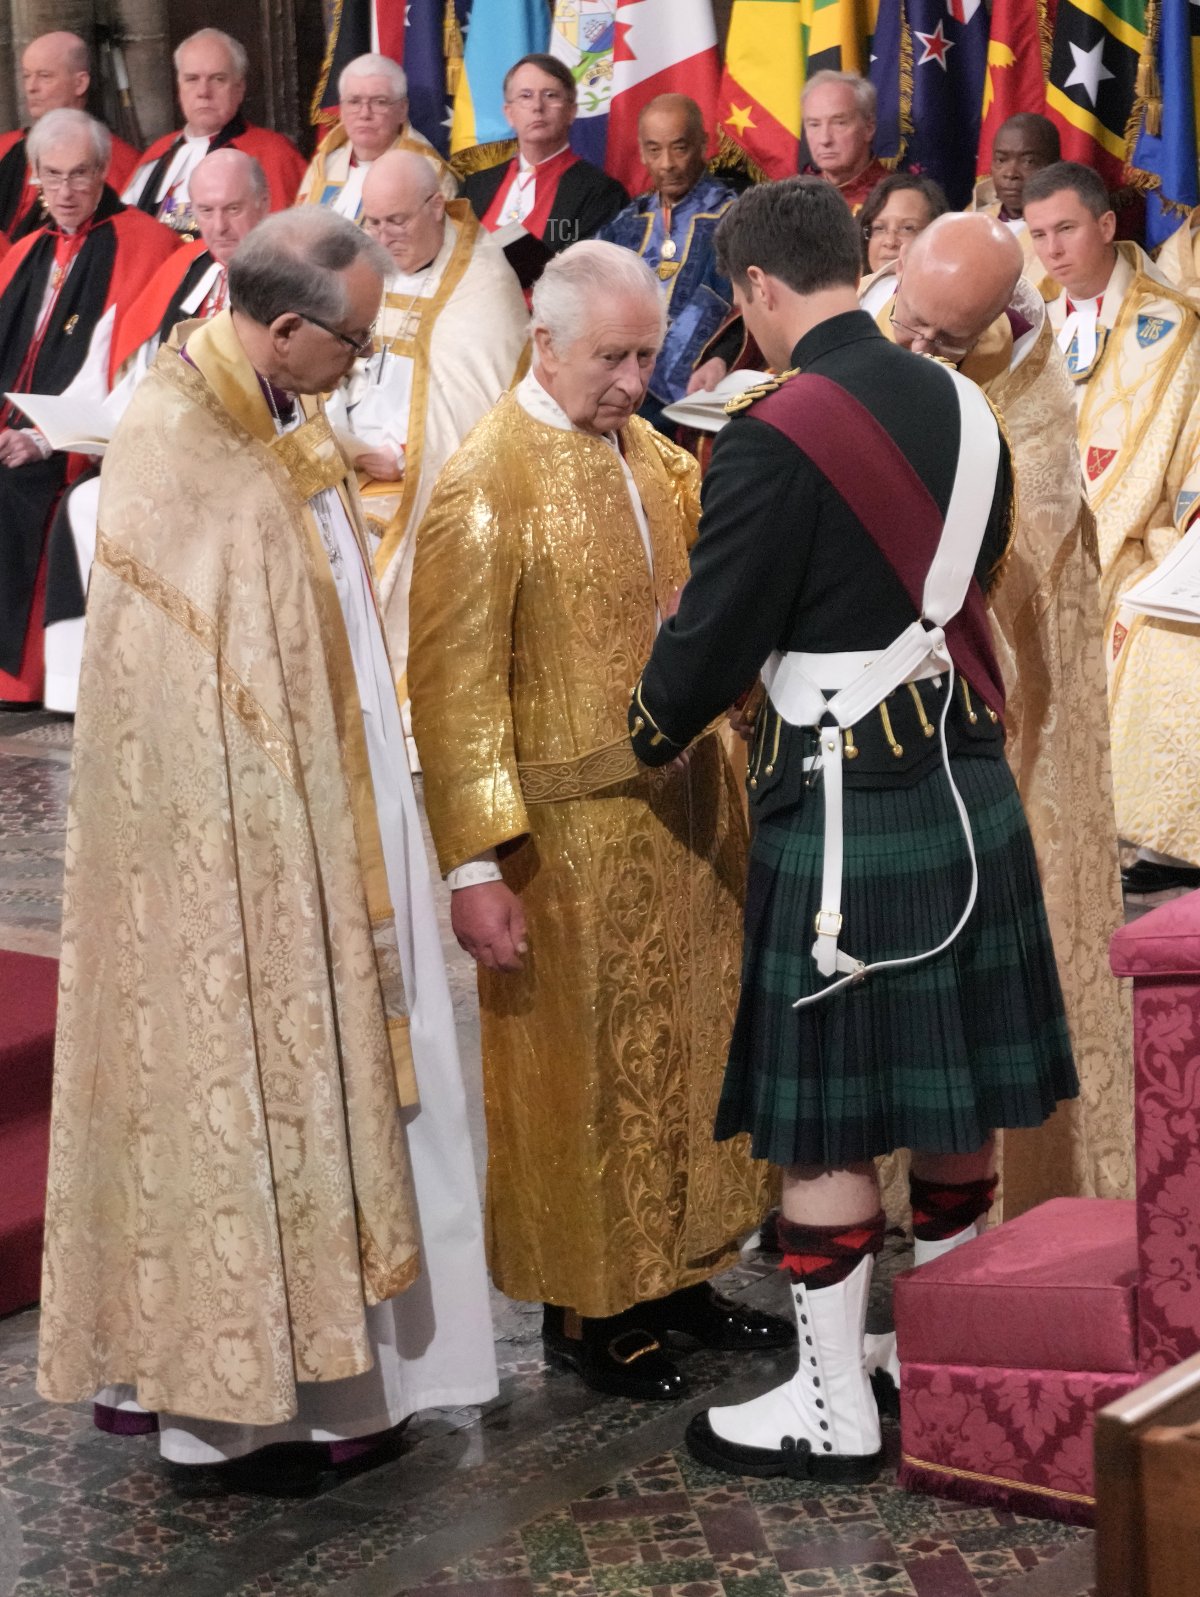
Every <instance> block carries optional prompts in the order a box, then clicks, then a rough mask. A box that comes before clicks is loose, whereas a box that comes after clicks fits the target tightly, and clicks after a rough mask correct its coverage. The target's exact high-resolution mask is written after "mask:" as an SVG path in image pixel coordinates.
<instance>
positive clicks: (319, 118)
mask: <svg viewBox="0 0 1200 1597" xmlns="http://www.w3.org/2000/svg"><path fill="white" fill-rule="evenodd" d="M344 4H345V0H333V15H332V17H330V19H329V37H328V39H327V40H326V41H325V59H324V61H322V63H321V70H320V72H319V73H318V75H317V86H316V88H315V89H314V90H313V96H312V100H311V101H310V102H309V107H308V120H309V122H310V124H311V125H312V126H313V127H321V126H323V125H324V124H326V123H329V122H336V121H337V113H336V112H334V111H326V110H324V109H323V108H322V106H321V101H322V100H323V99H324V98H325V90H326V87H327V86H328V83H329V74H330V73H331V72H332V71H333V58H334V55H335V54H336V52H337V43H338V34H339V33H341V31H342V7H343V5H344Z"/></svg>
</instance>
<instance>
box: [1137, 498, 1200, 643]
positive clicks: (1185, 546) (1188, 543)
mask: <svg viewBox="0 0 1200 1597" xmlns="http://www.w3.org/2000/svg"><path fill="white" fill-rule="evenodd" d="M1119 603H1121V604H1126V605H1128V606H1129V608H1130V609H1131V610H1136V611H1137V612H1138V613H1139V614H1140V615H1147V616H1157V617H1159V618H1160V619H1161V620H1163V621H1197V622H1200V521H1197V522H1196V524H1195V525H1194V526H1193V527H1192V528H1191V529H1190V531H1188V532H1186V533H1185V534H1184V536H1183V537H1182V538H1181V539H1180V540H1179V542H1178V543H1177V544H1176V545H1175V547H1174V549H1172V550H1171V553H1170V554H1169V555H1168V556H1167V557H1166V559H1165V560H1161V561H1160V562H1159V563H1158V565H1157V566H1155V568H1154V570H1153V571H1152V572H1151V573H1150V575H1149V576H1148V577H1143V578H1142V580H1141V581H1140V582H1137V583H1135V584H1134V585H1133V587H1132V588H1130V590H1129V592H1128V593H1123V594H1122V595H1121V598H1120V600H1119Z"/></svg>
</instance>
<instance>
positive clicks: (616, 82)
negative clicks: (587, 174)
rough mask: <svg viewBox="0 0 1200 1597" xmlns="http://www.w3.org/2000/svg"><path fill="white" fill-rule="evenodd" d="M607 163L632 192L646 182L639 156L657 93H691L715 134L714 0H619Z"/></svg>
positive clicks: (717, 62)
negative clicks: (642, 127)
mask: <svg viewBox="0 0 1200 1597" xmlns="http://www.w3.org/2000/svg"><path fill="white" fill-rule="evenodd" d="M615 34H616V36H615V39H614V42H613V87H612V100H611V101H610V102H609V113H608V154H607V159H606V161H605V163H604V164H605V166H606V167H607V169H608V171H609V172H611V173H612V175H613V176H614V177H616V178H619V179H620V180H621V182H622V183H624V185H625V187H626V188H627V189H628V190H629V192H630V193H631V194H640V193H641V192H642V191H643V190H644V189H645V188H646V186H647V183H648V178H647V175H646V169H645V167H644V166H643V165H642V158H641V156H640V155H639V154H638V139H637V124H638V116H639V114H640V113H641V110H642V107H643V106H644V105H646V104H647V103H648V102H649V101H651V100H653V99H654V97H655V95H658V94H688V95H691V97H692V99H693V100H695V101H696V103H697V104H698V105H699V107H700V109H701V111H702V112H703V113H704V125H705V127H706V128H708V130H709V135H710V139H711V137H712V132H713V123H714V116H715V113H716V106H717V85H718V83H719V82H720V78H721V63H720V58H719V56H718V54H717V28H716V24H715V22H714V21H713V11H712V0H618V5H617V12H616V18H615Z"/></svg>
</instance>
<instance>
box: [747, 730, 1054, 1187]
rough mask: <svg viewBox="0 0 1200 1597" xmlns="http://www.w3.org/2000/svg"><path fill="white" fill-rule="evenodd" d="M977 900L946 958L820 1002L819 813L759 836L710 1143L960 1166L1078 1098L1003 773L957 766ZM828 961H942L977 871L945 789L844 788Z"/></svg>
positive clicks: (1031, 871)
mask: <svg viewBox="0 0 1200 1597" xmlns="http://www.w3.org/2000/svg"><path fill="white" fill-rule="evenodd" d="M954 775H955V781H956V782H957V783H958V787H959V791H960V792H961V793H962V796H963V800H964V803H965V804H966V807H967V811H968V814H969V816H970V819H971V828H972V832H973V835H974V839H975V851H976V857H977V860H978V864H979V895H978V899H977V901H976V904H975V908H974V910H973V912H972V915H971V919H970V920H969V921H968V923H967V925H966V927H965V928H964V930H963V931H962V932H961V934H960V935H959V937H958V939H957V940H956V941H955V942H954V943H953V944H952V945H951V947H950V948H949V949H948V950H947V951H946V953H944V954H942V955H939V956H938V957H937V958H936V959H933V960H929V961H927V962H926V963H924V964H922V965H917V966H915V967H913V968H912V969H910V970H906V971H887V972H882V973H880V974H878V975H873V976H870V977H868V978H867V979H866V980H865V981H864V982H862V983H861V984H856V985H855V986H852V987H850V988H848V989H845V990H843V991H842V992H841V993H838V994H835V995H834V996H833V997H832V998H829V999H828V1000H826V1001H825V1002H823V1003H820V1004H816V1005H813V1006H810V1007H808V1008H805V1009H802V1010H795V1009H793V1008H792V1005H793V1003H794V1002H795V1000H796V999H797V998H800V997H802V996H804V995H806V994H808V993H811V992H813V991H815V990H816V989H817V988H819V987H821V986H824V985H825V981H824V978H822V977H821V976H820V974H819V973H818V971H817V968H816V965H815V964H814V963H813V960H812V957H811V949H812V944H813V936H814V934H813V917H814V915H815V914H816V911H817V909H818V907H819V895H820V885H821V865H822V846H823V843H822V839H823V823H824V799H823V795H822V793H821V791H820V789H819V788H817V789H815V790H814V791H813V792H812V793H811V794H809V795H807V796H806V798H805V800H804V802H803V803H802V804H801V805H800V806H799V808H797V809H795V810H791V811H789V812H787V813H786V814H785V815H782V816H780V817H779V818H778V819H768V820H766V821H764V822H762V823H761V824H760V825H759V826H758V828H757V829H756V832H755V836H754V841H753V845H752V848H751V857H750V875H749V882H748V889H747V903H746V940H745V952H744V957H743V969H742V991H741V999H740V1004H739V1008H738V1016H737V1022H736V1025H735V1027H734V1034H733V1040H732V1044H731V1049H730V1059H729V1065H728V1069H727V1071H726V1076H725V1083H724V1090H723V1093H722V1097H721V1103H720V1106H719V1108H718V1112H717V1122H716V1135H717V1137H718V1139H720V1138H724V1137H730V1136H734V1135H736V1134H737V1133H739V1132H749V1134H750V1136H751V1139H752V1143H753V1150H754V1155H755V1157H756V1158H762V1159H770V1160H771V1161H773V1162H774V1163H776V1164H823V1165H838V1164H842V1163H845V1162H847V1161H851V1160H859V1159H868V1158H873V1157H875V1156H876V1155H877V1154H881V1153H888V1152H890V1151H891V1150H892V1149H894V1148H901V1147H907V1148H918V1149H921V1150H923V1151H927V1152H930V1153H952V1152H958V1153H967V1152H971V1151H972V1150H974V1149H976V1148H978V1147H979V1146H980V1144H981V1143H982V1142H983V1140H984V1138H985V1137H986V1136H987V1134H988V1133H989V1132H990V1131H992V1130H993V1129H995V1128H997V1127H1001V1126H1009V1127H1013V1126H1035V1125H1040V1124H1041V1122H1042V1121H1043V1120H1045V1118H1046V1117H1047V1116H1048V1115H1049V1114H1050V1112H1051V1111H1052V1110H1053V1108H1054V1105H1055V1104H1056V1103H1057V1102H1058V1100H1059V1099H1061V1098H1070V1097H1074V1096H1075V1095H1076V1094H1077V1093H1078V1090H1079V1084H1078V1080H1077V1078H1076V1075H1075V1068H1074V1064H1073V1062H1072V1058H1071V1045H1070V1041H1069V1037H1068V1033H1067V1024H1066V1018H1065V1015H1064V1013H1063V1001H1062V992H1061V989H1060V987H1059V981H1058V972H1057V968H1056V966H1055V962H1054V950H1053V947H1052V944H1051V941H1050V932H1049V928H1048V926H1047V924H1046V912H1045V907H1044V905H1043V902H1042V893H1041V884H1040V881H1039V878H1038V871H1037V861H1036V859H1035V857H1034V853H1033V845H1032V842H1031V841H1030V837H1029V829H1028V826H1027V824H1026V821H1025V816H1024V812H1023V811H1022V809H1021V803H1020V799H1019V798H1018V796H1017V792H1016V788H1015V786H1014V784H1013V780H1012V776H1011V774H1010V772H1009V769H1008V766H1007V764H1006V763H1005V762H1004V760H1003V759H988V758H978V757H969V756H968V757H959V758H955V760H954ZM844 826H845V864H844V871H843V884H842V913H843V926H842V934H841V939H840V946H841V947H842V948H843V949H844V950H846V951H847V952H848V953H850V954H852V955H853V956H855V957H856V958H859V959H864V960H867V961H868V962H871V961H874V960H879V959H889V958H895V957H899V956H903V955H906V954H913V953H918V952H921V951H923V950H925V949H927V948H932V947H935V946H936V945H937V944H938V943H939V942H941V941H942V939H943V938H944V937H945V936H946V934H947V933H948V932H949V930H950V928H951V927H952V926H953V925H954V923H955V922H956V921H957V919H958V917H959V915H960V914H961V912H962V908H963V906H964V904H965V903H966V897H967V892H968V889H969V885H970V867H969V862H968V858H967V850H966V843H965V839H964V837H963V834H962V827H961V824H960V822H959V819H958V815H957V812H956V811H955V809H954V806H953V800H952V798H951V794H950V789H949V784H948V782H947V780H946V776H945V773H944V771H942V770H940V769H938V770H936V771H934V772H933V773H932V774H931V775H929V776H928V777H926V778H925V779H924V780H923V781H921V782H919V783H917V784H915V785H914V786H912V787H908V788H899V787H898V788H885V789H847V791H846V793H845V795H844Z"/></svg>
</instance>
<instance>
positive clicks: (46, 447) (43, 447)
mask: <svg viewBox="0 0 1200 1597" xmlns="http://www.w3.org/2000/svg"><path fill="white" fill-rule="evenodd" d="M29 438H30V441H31V442H32V443H34V444H36V445H37V452H38V454H39V455H41V457H42V459H43V460H49V459H50V456H51V455H52V454H53V453H54V445H53V444H52V443H51V442H50V440H49V439H48V438H47V437H46V436H45V434H44V433H40V432H38V430H37V428H36V427H30V428H29Z"/></svg>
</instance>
